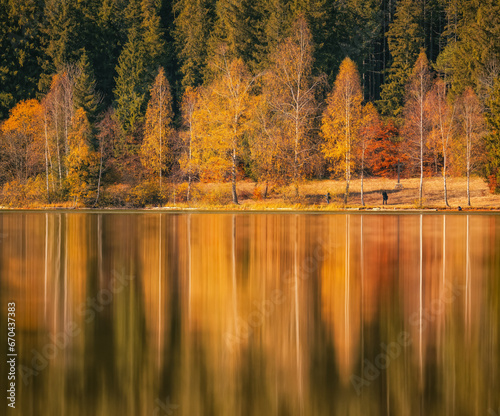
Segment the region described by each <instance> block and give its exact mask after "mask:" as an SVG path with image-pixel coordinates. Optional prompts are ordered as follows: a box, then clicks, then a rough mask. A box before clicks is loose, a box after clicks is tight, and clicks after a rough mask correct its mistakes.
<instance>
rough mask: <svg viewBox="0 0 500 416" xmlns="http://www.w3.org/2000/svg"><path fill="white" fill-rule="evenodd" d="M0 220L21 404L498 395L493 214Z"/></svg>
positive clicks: (289, 408)
mask: <svg viewBox="0 0 500 416" xmlns="http://www.w3.org/2000/svg"><path fill="white" fill-rule="evenodd" d="M0 236H2V237H3V239H2V240H1V244H0V262H1V263H0V271H1V275H0V276H1V280H0V284H1V295H0V298H1V301H2V305H3V306H2V310H1V313H0V314H1V323H0V330H1V331H2V333H6V332H7V331H6V321H7V319H6V308H5V307H4V306H6V304H7V302H8V301H13V300H14V301H16V304H17V316H16V327H17V350H18V351H17V352H18V364H19V365H18V383H17V398H18V399H17V407H18V411H19V413H20V414H23V415H30V414H32V415H45V414H47V415H48V414H50V415H68V414H71V415H151V414H165V415H167V414H172V415H190V416H191V415H333V414H338V415H347V414H351V415H381V414H394V415H405V414H406V415H413V414H415V415H416V414H425V415H443V414H464V415H488V412H490V414H494V412H496V411H497V409H499V406H500V399H499V397H498V391H499V387H500V365H499V364H500V363H499V357H500V343H499V341H500V334H499V329H498V328H499V323H500V306H499V305H500V283H499V276H500V256H499V250H498V248H499V245H500V217H499V216H496V215H470V216H465V215H437V214H436V215H418V214H416V215H357V214H356V215H343V214H342V215H341V214H338V215H310V214H309V215H295V214H283V215H278V214H250V215H245V214H153V213H151V214H150V213H146V214H142V213H141V214H128V213H127V214H104V213H90V214H89V213H28V212H24V213H21V212H17V213H14V212H8V213H3V214H1V215H0ZM3 344H4V345H3V346H2V347H1V348H2V352H3V353H4V355H3V356H4V357H5V356H6V353H7V351H6V346H5V343H3ZM5 383H6V380H5V378H3V379H2V380H0V384H1V387H2V389H3V388H4V386H6V384H5ZM4 391H5V390H4Z"/></svg>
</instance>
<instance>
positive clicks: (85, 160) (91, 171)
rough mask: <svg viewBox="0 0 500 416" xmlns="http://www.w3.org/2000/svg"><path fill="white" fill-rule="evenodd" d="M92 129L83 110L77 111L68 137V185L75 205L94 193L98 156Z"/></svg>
mask: <svg viewBox="0 0 500 416" xmlns="http://www.w3.org/2000/svg"><path fill="white" fill-rule="evenodd" d="M91 134H92V132H91V127H90V123H89V121H88V118H87V115H86V113H85V111H84V110H83V108H81V107H80V108H78V110H76V112H75V114H74V116H73V120H72V129H71V132H70V134H69V136H68V153H67V155H66V158H65V159H66V161H65V162H66V163H65V164H66V166H67V169H68V174H67V177H66V184H67V188H68V192H69V196H70V197H71V198H73V200H74V202H75V205H76V204H77V203H78V202H80V201H81V200H82V199H85V198H87V197H89V196H91V195H92V192H93V191H94V179H95V170H96V167H97V155H96V153H95V152H94V151H93V150H92V147H91V143H90V140H91Z"/></svg>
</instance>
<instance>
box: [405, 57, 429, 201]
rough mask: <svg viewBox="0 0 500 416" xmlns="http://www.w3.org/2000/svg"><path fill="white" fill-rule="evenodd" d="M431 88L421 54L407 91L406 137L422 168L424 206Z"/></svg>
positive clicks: (426, 62) (421, 184)
mask: <svg viewBox="0 0 500 416" xmlns="http://www.w3.org/2000/svg"><path fill="white" fill-rule="evenodd" d="M430 88H431V73H430V69H429V62H428V60H427V56H426V54H425V52H423V51H422V52H420V55H419V56H418V59H417V62H416V63H415V66H414V67H413V72H412V75H411V77H410V79H409V81H408V85H407V90H406V102H405V107H404V116H405V120H404V135H405V137H406V140H407V145H408V151H409V152H410V154H411V155H412V158H413V159H414V160H415V161H417V163H418V165H419V168H420V185H419V205H420V207H422V204H423V188H424V157H425V150H426V144H427V140H428V135H429V130H430V125H431V123H430V117H429V114H428V111H426V108H427V106H426V102H427V101H426V100H427V98H428V97H427V95H428V92H429V90H430Z"/></svg>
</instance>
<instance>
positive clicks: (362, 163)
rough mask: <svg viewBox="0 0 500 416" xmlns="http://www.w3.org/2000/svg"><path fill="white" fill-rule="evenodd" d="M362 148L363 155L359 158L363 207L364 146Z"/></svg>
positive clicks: (363, 204)
mask: <svg viewBox="0 0 500 416" xmlns="http://www.w3.org/2000/svg"><path fill="white" fill-rule="evenodd" d="M362 146H363V153H362V156H361V206H363V207H364V206H365V198H364V194H363V179H364V173H365V172H364V171H365V146H364V144H363V145H362Z"/></svg>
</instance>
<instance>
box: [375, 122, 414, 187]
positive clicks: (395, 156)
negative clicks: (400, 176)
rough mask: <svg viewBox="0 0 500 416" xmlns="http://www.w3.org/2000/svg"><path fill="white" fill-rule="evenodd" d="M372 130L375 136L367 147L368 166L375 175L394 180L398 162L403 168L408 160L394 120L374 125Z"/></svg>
mask: <svg viewBox="0 0 500 416" xmlns="http://www.w3.org/2000/svg"><path fill="white" fill-rule="evenodd" d="M371 129H372V131H371V133H372V134H373V136H372V138H371V139H369V140H368V143H367V146H366V165H367V167H368V168H369V169H370V170H371V172H372V173H373V174H375V175H378V176H383V177H387V178H394V177H396V176H397V172H398V160H399V162H400V163H401V168H403V167H404V165H405V162H406V161H407V159H408V157H407V156H406V155H405V154H404V153H403V152H402V149H401V142H399V140H398V136H399V132H398V129H397V127H396V126H395V125H394V122H393V121H392V120H389V121H387V122H386V123H385V124H384V123H380V124H378V125H376V124H374V125H373V126H372V127H371ZM377 130H378V131H377ZM401 172H402V170H401Z"/></svg>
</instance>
